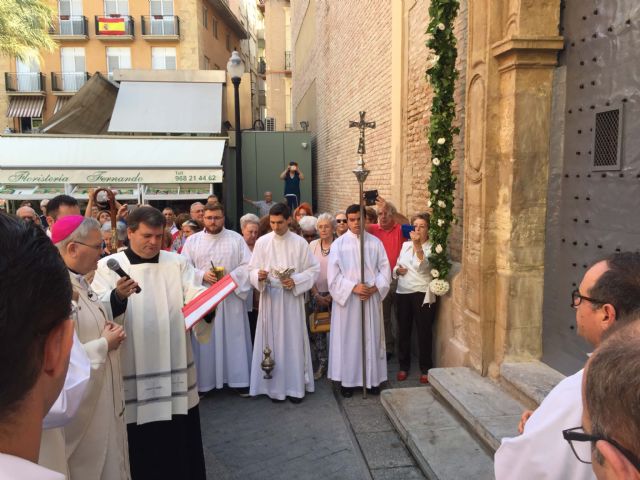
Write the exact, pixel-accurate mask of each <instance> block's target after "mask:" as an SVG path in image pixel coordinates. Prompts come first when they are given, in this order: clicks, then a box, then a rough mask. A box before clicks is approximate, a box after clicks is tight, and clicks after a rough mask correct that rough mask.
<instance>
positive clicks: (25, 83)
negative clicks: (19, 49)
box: [4, 72, 46, 95]
mask: <svg viewBox="0 0 640 480" xmlns="http://www.w3.org/2000/svg"><path fill="white" fill-rule="evenodd" d="M4 85H5V90H6V91H7V94H8V95H44V94H45V90H46V79H45V75H44V73H40V72H23V73H9V72H5V74H4Z"/></svg>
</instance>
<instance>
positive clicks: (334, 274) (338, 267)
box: [327, 248, 358, 307]
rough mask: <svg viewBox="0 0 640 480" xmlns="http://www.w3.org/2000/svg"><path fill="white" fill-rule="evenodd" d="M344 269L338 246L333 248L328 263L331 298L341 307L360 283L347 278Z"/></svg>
mask: <svg viewBox="0 0 640 480" xmlns="http://www.w3.org/2000/svg"><path fill="white" fill-rule="evenodd" d="M344 271H345V269H344V263H343V261H342V258H340V252H338V249H337V248H332V249H331V252H330V253H329V261H328V263H327V282H328V284H329V293H330V294H331V298H333V300H334V301H335V302H336V303H337V304H338V305H340V306H341V307H344V306H345V305H346V304H347V301H348V300H349V298H350V297H351V295H352V293H353V289H354V288H355V286H356V285H358V282H354V281H353V280H349V279H348V278H346V277H345V276H344Z"/></svg>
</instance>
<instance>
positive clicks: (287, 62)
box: [264, 0, 296, 131]
mask: <svg viewBox="0 0 640 480" xmlns="http://www.w3.org/2000/svg"><path fill="white" fill-rule="evenodd" d="M264 5H265V14H264V19H265V20H264V24H265V37H266V43H265V50H264V53H265V62H266V118H267V120H266V127H267V130H274V131H276V130H280V131H281V130H296V128H294V125H293V120H292V118H293V115H292V110H291V85H292V84H291V72H292V67H293V65H292V53H291V2H290V1H289V0H265V1H264Z"/></svg>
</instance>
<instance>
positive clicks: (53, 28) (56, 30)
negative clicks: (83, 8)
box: [49, 15, 89, 37]
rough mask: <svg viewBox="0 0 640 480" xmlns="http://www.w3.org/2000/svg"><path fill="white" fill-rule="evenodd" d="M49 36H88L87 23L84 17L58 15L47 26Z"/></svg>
mask: <svg viewBox="0 0 640 480" xmlns="http://www.w3.org/2000/svg"><path fill="white" fill-rule="evenodd" d="M49 34H50V35H58V36H67V37H76V36H77V37H85V36H87V35H89V22H88V21H87V17H85V16H84V15H60V16H59V17H58V18H55V19H54V20H53V21H52V22H51V25H50V26H49Z"/></svg>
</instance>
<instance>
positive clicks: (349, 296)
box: [0, 169, 640, 479]
mask: <svg viewBox="0 0 640 480" xmlns="http://www.w3.org/2000/svg"><path fill="white" fill-rule="evenodd" d="M288 172H289V175H290V178H294V177H296V175H299V174H297V173H295V172H296V171H295V170H293V172H292V170H291V169H289V170H288ZM292 173H293V174H292ZM283 175H285V176H286V175H287V171H285V172H283ZM247 201H250V200H248V199H247ZM251 202H253V201H251ZM254 205H255V206H256V207H258V208H259V209H260V211H261V213H264V212H265V211H266V212H267V213H266V214H265V215H263V216H262V217H258V216H256V215H254V214H247V215H244V216H243V217H242V218H241V219H240V229H239V232H235V231H233V230H231V229H227V228H225V222H226V217H225V209H224V206H223V205H222V204H220V202H219V201H218V198H217V197H215V195H212V196H211V197H210V198H208V199H207V202H206V203H200V202H196V203H194V204H192V205H191V208H190V211H189V213H178V214H177V215H176V213H177V212H176V211H175V210H174V209H173V208H171V207H166V208H164V209H163V210H162V211H160V210H158V209H156V208H154V207H152V206H148V205H140V206H134V207H131V206H127V205H116V206H114V207H113V208H112V209H110V210H101V209H100V208H99V207H98V206H96V205H93V204H92V203H90V204H89V205H87V208H86V210H85V212H84V214H83V213H82V212H81V209H80V205H79V204H78V202H77V200H76V199H74V198H73V197H69V196H66V195H60V196H58V197H55V198H53V199H51V200H50V201H49V202H48V203H47V202H43V203H41V204H40V207H41V209H42V215H39V214H37V213H36V212H35V210H34V209H33V207H32V206H31V205H22V206H21V207H20V209H19V210H18V211H17V212H16V213H17V214H16V215H15V216H11V215H7V214H4V213H0V295H2V301H1V304H0V358H1V359H2V360H3V364H5V365H12V366H15V368H10V369H9V368H5V369H2V371H1V373H0V387H1V388H0V479H4V478H43V479H62V478H65V477H66V478H71V479H74V478H75V479H87V478H102V479H128V478H133V479H146V478H153V479H164V478H167V479H169V478H171V479H174V478H184V479H204V478H205V477H206V474H205V466H204V454H203V447H202V439H201V430H200V428H201V427H200V413H199V406H198V405H199V401H200V398H201V397H202V396H203V395H206V394H207V392H210V391H212V390H215V389H222V388H232V389H235V391H236V392H237V394H238V395H239V396H240V397H256V396H261V395H265V396H267V397H269V398H270V399H271V401H273V402H275V403H279V402H285V401H287V400H288V401H290V402H291V403H294V404H299V403H301V402H302V401H303V400H304V398H305V396H306V394H307V393H311V392H313V391H314V388H315V385H314V382H316V381H319V380H321V379H322V378H323V377H324V376H325V375H326V377H327V378H328V379H329V380H331V381H333V382H335V384H336V386H337V387H338V388H339V390H340V393H341V394H342V395H343V396H344V397H350V396H352V395H353V392H354V390H355V389H360V388H366V389H367V391H368V392H369V393H370V394H373V395H375V394H377V393H379V392H380V387H381V386H382V385H383V384H384V382H385V381H387V362H388V360H389V359H390V358H391V357H392V356H393V355H396V354H397V358H398V363H399V366H400V370H399V372H398V374H397V380H398V381H400V382H402V381H404V380H406V379H407V378H408V377H409V375H410V374H411V367H412V365H411V364H412V352H411V348H412V345H417V347H418V352H417V353H418V355H417V360H418V362H417V368H418V373H417V378H418V379H419V381H420V382H421V383H423V384H427V383H428V382H429V373H428V372H429V369H430V368H431V367H432V366H433V356H432V342H433V339H432V327H433V324H434V322H435V321H436V298H435V296H434V295H433V294H432V293H430V291H429V288H428V283H429V271H430V269H429V263H428V258H429V255H430V251H431V244H430V242H429V235H428V226H429V214H428V213H417V214H416V215H414V216H413V217H412V218H411V219H410V220H409V219H408V218H406V217H404V216H403V215H402V214H400V213H399V212H398V211H397V210H396V208H395V207H394V206H393V204H392V203H391V202H387V201H385V200H384V199H383V198H381V197H378V199H377V203H376V208H372V207H367V210H366V215H365V225H361V221H360V205H358V204H353V205H350V206H348V207H347V208H346V209H345V210H344V211H341V212H337V213H335V214H333V213H328V212H325V213H321V214H318V215H315V214H314V212H313V210H312V207H311V205H309V204H307V203H301V204H300V205H297V206H296V208H295V209H294V210H291V209H290V208H289V206H288V205H287V204H284V203H275V202H273V200H272V198H271V194H270V193H269V192H266V193H265V200H264V202H262V203H258V202H255V203H254ZM96 207H98V208H96ZM267 207H268V211H267V210H266V208H267ZM114 234H115V235H116V240H117V241H116V242H114V237H113V235H114ZM362 237H363V238H364V262H363V263H364V281H363V280H362V278H361V258H360V239H361V238H362ZM114 247H115V248H114ZM639 271H640V254H638V253H622V254H616V255H614V256H612V257H608V258H606V259H603V260H602V261H599V262H596V263H595V264H594V265H593V266H592V267H591V268H590V269H589V270H588V271H587V272H586V274H585V276H584V278H583V280H582V282H581V284H580V286H579V288H578V289H576V291H575V292H573V294H572V303H571V305H572V306H573V307H574V308H575V309H576V318H577V325H578V333H579V334H580V335H582V336H583V337H584V338H585V339H586V340H587V341H588V342H590V343H591V344H592V345H594V347H597V348H596V351H595V353H594V354H593V356H591V358H590V359H589V362H588V364H587V367H586V369H585V371H580V372H578V373H577V374H576V375H574V376H571V377H568V378H567V379H566V380H564V381H563V382H561V383H560V384H559V385H558V386H557V387H556V388H555V389H554V390H553V391H552V392H551V393H550V394H549V396H548V397H547V398H546V399H545V400H544V401H543V402H542V404H541V405H540V406H539V408H538V409H537V410H536V411H535V412H525V413H524V414H523V416H522V419H521V425H520V431H521V435H520V436H518V437H515V438H512V439H504V441H503V443H502V446H501V447H500V449H499V450H498V451H497V453H496V457H495V468H496V477H497V478H499V479H501V478H505V479H506V478H571V479H583V478H585V479H586V478H593V475H594V473H593V472H595V475H597V476H598V478H625V479H626V478H636V479H638V478H640V473H638V471H639V469H640V461H639V457H640V443H639V439H640V421H639V419H640V415H638V400H639V397H638V392H640V385H639V384H638V376H637V373H636V372H637V367H638V366H640V347H639V345H640V341H639V340H640V338H639V335H640V275H638V273H637V272H639ZM227 275H228V276H230V277H231V279H232V281H233V283H234V290H233V291H232V292H231V293H230V294H229V295H228V296H227V297H226V298H225V299H224V300H223V301H222V302H221V303H219V304H218V305H217V307H216V309H215V310H214V311H212V312H210V313H208V314H207V315H205V316H204V317H203V318H202V320H201V321H199V322H198V323H196V325H195V326H194V327H193V328H192V329H189V330H186V329H185V323H184V315H183V313H182V308H183V306H184V305H185V304H187V303H188V302H190V301H191V300H193V299H194V298H196V297H198V296H199V295H200V294H202V293H203V292H205V291H206V290H207V289H208V288H210V287H211V286H212V285H215V284H216V283H217V282H219V281H221V280H222V279H223V278H226V276H227ZM363 311H364V332H363V331H362V328H363V327H362V324H361V321H360V320H361V315H362V312H363ZM321 313H325V314H326V313H328V314H329V315H328V317H329V318H330V331H329V333H323V332H320V331H313V332H312V331H311V330H312V329H311V328H310V327H311V325H310V324H311V323H312V319H314V318H319V317H318V316H319V314H321ZM16 319H21V321H16ZM414 323H415V324H416V330H417V336H416V339H417V341H416V342H413V341H412V338H411V335H412V329H413V324H414ZM363 345H364V355H363V351H362V348H363ZM25 352H27V353H28V354H27V355H25ZM363 359H364V361H363ZM363 363H364V365H363ZM363 367H364V368H365V370H366V375H365V376H364V382H363ZM583 403H584V408H582V405H583ZM168 439H170V441H168ZM592 459H593V470H592V468H591V465H589V464H590V463H591V462H592Z"/></svg>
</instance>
